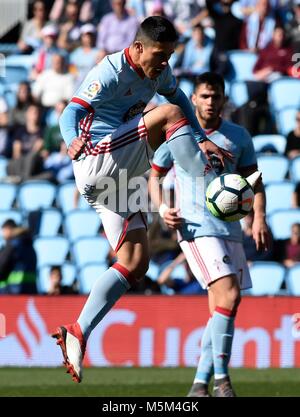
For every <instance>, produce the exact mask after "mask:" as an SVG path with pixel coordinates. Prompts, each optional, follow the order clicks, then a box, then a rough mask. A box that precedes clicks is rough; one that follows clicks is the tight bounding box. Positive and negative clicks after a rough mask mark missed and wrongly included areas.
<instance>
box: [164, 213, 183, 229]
mask: <svg viewBox="0 0 300 417" xmlns="http://www.w3.org/2000/svg"><path fill="white" fill-rule="evenodd" d="M178 211H179V209H176V208H169V209H167V210H166V211H165V212H164V215H163V220H164V222H165V223H166V225H167V226H168V227H169V228H170V229H178V228H179V227H180V225H181V223H182V218H181V217H179V216H178Z"/></svg>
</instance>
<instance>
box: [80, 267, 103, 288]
mask: <svg viewBox="0 0 300 417" xmlns="http://www.w3.org/2000/svg"><path fill="white" fill-rule="evenodd" d="M107 268H108V267H107V264H106V263H89V264H87V265H85V266H84V267H82V268H81V270H80V274H79V289H80V292H81V293H82V294H89V292H90V291H91V289H92V286H93V285H94V282H95V281H96V279H97V278H99V277H100V276H101V275H102V274H103V273H104V272H105V271H106V270H107Z"/></svg>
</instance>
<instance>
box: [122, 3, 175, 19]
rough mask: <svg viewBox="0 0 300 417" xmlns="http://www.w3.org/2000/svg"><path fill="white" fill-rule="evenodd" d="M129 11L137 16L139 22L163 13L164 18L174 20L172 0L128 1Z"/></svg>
mask: <svg viewBox="0 0 300 417" xmlns="http://www.w3.org/2000/svg"><path fill="white" fill-rule="evenodd" d="M127 10H128V11H129V13H130V14H132V15H134V16H136V17H137V18H138V19H139V21H142V20H144V19H146V17H148V16H155V15H156V13H159V12H160V13H163V16H165V17H167V18H168V19H170V20H172V16H173V10H172V6H171V4H170V0H127Z"/></svg>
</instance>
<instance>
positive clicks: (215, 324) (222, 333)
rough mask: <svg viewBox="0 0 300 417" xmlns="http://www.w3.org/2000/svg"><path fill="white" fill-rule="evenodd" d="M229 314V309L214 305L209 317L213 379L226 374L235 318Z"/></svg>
mask: <svg viewBox="0 0 300 417" xmlns="http://www.w3.org/2000/svg"><path fill="white" fill-rule="evenodd" d="M224 313H225V314H224ZM230 314H231V311H230V310H227V309H223V308H219V307H216V310H215V311H214V314H213V316H212V319H211V339H212V348H213V358H214V373H215V379H220V378H224V377H225V376H227V375H228V363H229V360H230V356H231V346H232V340H233V334H234V319H235V317H234V316H232V315H230Z"/></svg>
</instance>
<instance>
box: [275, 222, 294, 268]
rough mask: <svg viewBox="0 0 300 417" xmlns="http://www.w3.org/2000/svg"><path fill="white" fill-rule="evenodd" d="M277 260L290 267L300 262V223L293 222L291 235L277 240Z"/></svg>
mask: <svg viewBox="0 0 300 417" xmlns="http://www.w3.org/2000/svg"><path fill="white" fill-rule="evenodd" d="M275 245H276V260H277V261H279V262H282V263H283V264H284V265H285V266H286V267H287V268H290V267H292V266H294V265H296V264H298V263H299V262H300V223H294V224H292V228H291V237H290V238H289V239H285V240H277V241H276V242H275Z"/></svg>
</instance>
